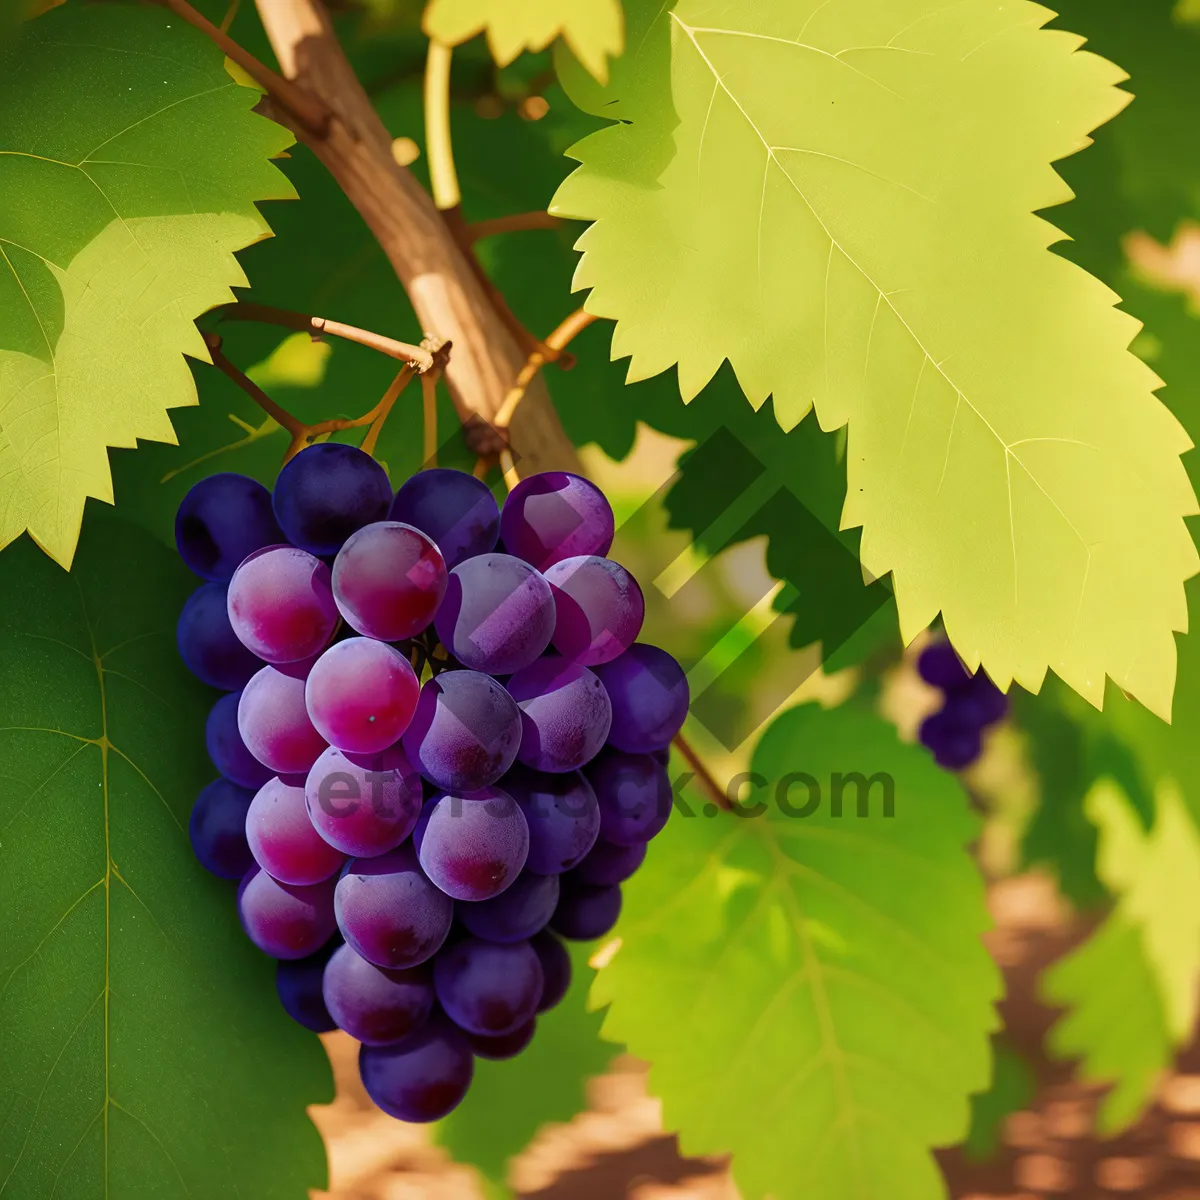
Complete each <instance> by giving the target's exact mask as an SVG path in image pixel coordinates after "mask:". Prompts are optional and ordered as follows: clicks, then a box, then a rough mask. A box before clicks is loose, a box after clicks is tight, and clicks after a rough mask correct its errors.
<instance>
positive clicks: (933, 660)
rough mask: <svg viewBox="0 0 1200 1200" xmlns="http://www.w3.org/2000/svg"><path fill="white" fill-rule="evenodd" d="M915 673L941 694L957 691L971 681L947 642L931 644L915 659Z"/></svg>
mask: <svg viewBox="0 0 1200 1200" xmlns="http://www.w3.org/2000/svg"><path fill="white" fill-rule="evenodd" d="M917 672H918V673H919V674H920V676H921V678H922V679H923V680H925V682H926V683H928V684H931V685H932V686H933V687H936V688H941V689H942V691H943V692H953V691H957V690H958V689H959V688H962V687H966V686H967V684H968V683H969V682H970V680H971V676H970V675H968V674H967V669H966V667H964V666H963V665H962V661H961V660H960V659H959V657H958V655H957V654H956V653H955V652H954V647H953V646H952V645H950V643H949V642H931V643H930V644H929V645H928V646H926V647H925V649H924V650H922V651H921V654H920V657H919V658H918V659H917Z"/></svg>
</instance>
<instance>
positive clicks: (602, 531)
mask: <svg viewBox="0 0 1200 1200" xmlns="http://www.w3.org/2000/svg"><path fill="white" fill-rule="evenodd" d="M614 530H615V522H614V520H613V511H612V508H611V507H610V505H609V503H608V501H607V500H606V499H605V498H604V493H603V492H602V491H601V490H600V489H599V488H598V487H597V486H596V485H595V484H594V483H590V482H589V481H588V480H586V479H583V478H582V477H581V476H579V475H572V474H570V473H569V472H567V471H545V472H543V473H542V474H540V475H530V476H529V477H528V478H527V479H522V480H521V482H520V483H518V484H517V486H516V487H515V488H513V490H512V491H511V492H509V494H508V499H507V500H505V502H504V508H503V510H502V511H501V513H500V537H501V538H502V539H503V541H504V546H505V549H506V550H507V551H508V553H509V554H515V555H516V556H517V557H518V558H523V559H524V560H525V561H526V562H527V563H531V564H532V565H533V566H535V567H537V569H538V570H539V571H544V570H545V569H546V568H547V567H549V566H552V565H553V564H554V563H556V562H561V561H562V560H563V559H564V558H574V557H576V556H577V555H581V554H600V555H603V554H607V553H608V550H609V547H610V546H611V545H612V540H613V533H614Z"/></svg>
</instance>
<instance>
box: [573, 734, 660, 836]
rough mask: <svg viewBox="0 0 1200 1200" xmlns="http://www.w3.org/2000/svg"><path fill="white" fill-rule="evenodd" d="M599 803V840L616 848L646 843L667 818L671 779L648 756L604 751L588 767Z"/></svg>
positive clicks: (618, 751)
mask: <svg viewBox="0 0 1200 1200" xmlns="http://www.w3.org/2000/svg"><path fill="white" fill-rule="evenodd" d="M586 774H587V777H588V782H589V783H590V784H591V785H592V790H593V791H595V793H596V799H597V801H598V802H599V804H600V839H601V841H605V842H612V843H613V844H614V845H617V846H633V845H636V844H638V843H639V842H648V841H650V839H651V838H653V837H655V836H656V835H657V834H659V833H661V832H662V828H663V826H664V825H666V823H667V818H668V817H669V816H670V815H671V780H670V778H669V777H668V775H667V772H666V768H665V767H664V766H663V765H662V763H660V762H656V761H655V760H654V759H653V758H651V757H650V755H649V754H625V753H623V752H622V751H620V750H607V751H605V753H604V754H602V755H600V757H599V758H598V759H596V761H595V762H594V763H592V764H591V766H590V767H589V768H588V770H587V772H586Z"/></svg>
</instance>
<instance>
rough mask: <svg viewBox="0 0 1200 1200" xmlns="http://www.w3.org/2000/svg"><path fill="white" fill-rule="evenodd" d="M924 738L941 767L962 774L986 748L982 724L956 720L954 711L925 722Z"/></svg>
mask: <svg viewBox="0 0 1200 1200" xmlns="http://www.w3.org/2000/svg"><path fill="white" fill-rule="evenodd" d="M919 736H920V739H921V742H922V744H923V745H925V746H927V747H928V748H929V749H930V750H932V751H933V757H934V760H935V761H936V762H937V764H938V766H939V767H945V768H946V770H948V771H961V770H963V769H964V768H966V767H969V766H970V765H971V764H972V763H973V762H974V761H975V760H976V759H977V758H978V757H979V753H980V751H981V750H982V748H983V734H982V730H981V729H980V728H979V726H978V724H975V723H974V722H972V721H970V720H968V721H963V720H962V719H960V718H959V717H956V716H955V714H954V712H953V711H949V712H948V711H946V710H945V709H943V710H942V711H941V712H936V713H934V714H933V715H932V716H929V717H926V718H925V720H924V721H922V722H921V729H920V734H919Z"/></svg>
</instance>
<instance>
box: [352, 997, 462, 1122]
mask: <svg viewBox="0 0 1200 1200" xmlns="http://www.w3.org/2000/svg"><path fill="white" fill-rule="evenodd" d="M358 1073H359V1075H360V1076H361V1077H362V1082H363V1087H364V1088H366V1091H367V1095H368V1096H370V1097H371V1099H372V1100H373V1101H374V1102H375V1103H376V1104H377V1105H378V1106H379V1107H380V1108H381V1109H383V1111H384V1112H385V1113H387V1114H388V1115H389V1116H392V1117H395V1118H396V1119H397V1120H400V1121H408V1122H410V1123H412V1124H419V1123H425V1122H429V1121H439V1120H441V1118H442V1117H444V1116H446V1114H447V1113H450V1112H452V1111H453V1110H454V1109H455V1108H457V1107H458V1104H459V1102H460V1101H461V1100H462V1098H463V1097H464V1096H465V1095H466V1094H467V1089H468V1088H469V1087H470V1086H471V1078H472V1076H473V1075H474V1073H475V1059H474V1057H473V1056H472V1054H471V1048H470V1046H469V1045H468V1044H467V1039H466V1035H465V1034H464V1033H463V1032H462V1031H461V1030H459V1029H456V1028H455V1027H454V1025H453V1024H452V1023H451V1022H450V1021H448V1020H447V1019H446V1018H445V1017H444V1016H441V1015H440V1014H437V1015H435V1016H433V1017H431V1018H430V1019H429V1020H428V1021H426V1023H425V1024H424V1025H423V1026H422V1027H421V1028H420V1029H419V1030H417V1032H416V1033H414V1034H413V1035H412V1036H411V1037H408V1038H405V1039H404V1041H402V1042H395V1043H393V1044H392V1045H390V1046H363V1048H362V1049H361V1050H360V1051H359V1055H358Z"/></svg>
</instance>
